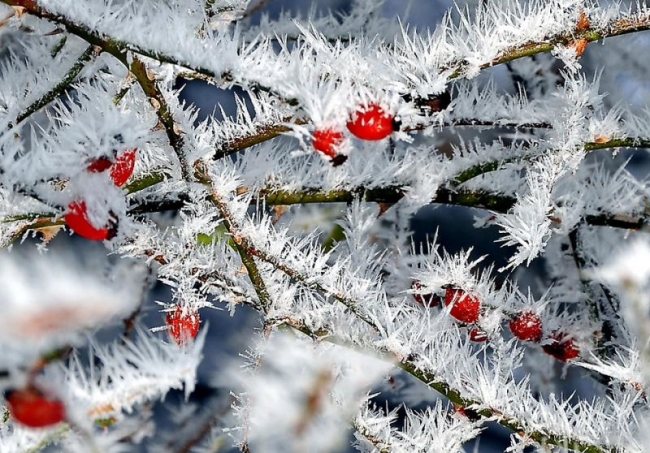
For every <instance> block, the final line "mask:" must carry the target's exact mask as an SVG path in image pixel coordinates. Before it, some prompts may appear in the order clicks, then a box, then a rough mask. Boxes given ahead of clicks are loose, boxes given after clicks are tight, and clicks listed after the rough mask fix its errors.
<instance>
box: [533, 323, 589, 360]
mask: <svg viewBox="0 0 650 453" xmlns="http://www.w3.org/2000/svg"><path fill="white" fill-rule="evenodd" d="M549 340H550V343H549V344H545V345H543V346H542V349H543V350H544V352H545V353H547V354H548V355H550V356H553V357H555V358H556V359H557V360H561V361H562V362H566V361H567V360H571V359H575V358H576V357H578V355H579V354H580V349H578V347H577V346H576V345H575V343H574V341H573V338H571V337H570V336H569V335H568V334H566V333H564V332H561V331H558V330H555V331H553V332H552V333H551V335H550V336H549Z"/></svg>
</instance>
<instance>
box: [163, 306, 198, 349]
mask: <svg viewBox="0 0 650 453" xmlns="http://www.w3.org/2000/svg"><path fill="white" fill-rule="evenodd" d="M165 322H166V323H167V326H168V328H169V334H170V335H171V336H172V338H173V339H174V341H175V342H176V344H179V345H182V344H185V343H186V342H187V340H189V339H191V338H194V337H196V334H197V333H199V325H200V324H201V319H200V318H199V312H197V311H192V312H185V313H183V308H182V307H181V306H180V305H177V306H176V308H175V309H174V311H170V312H168V313H167V316H166V317H165Z"/></svg>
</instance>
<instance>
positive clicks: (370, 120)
mask: <svg viewBox="0 0 650 453" xmlns="http://www.w3.org/2000/svg"><path fill="white" fill-rule="evenodd" d="M347 126H348V130H349V131H350V132H351V133H352V134H353V135H355V136H356V137H358V138H360V139H362V140H381V139H384V138H386V137H388V136H389V135H390V134H392V133H393V115H391V114H389V113H387V112H386V111H384V109H382V108H381V107H380V106H379V105H377V104H370V105H367V106H364V107H361V108H359V109H358V110H357V111H356V112H354V113H353V114H352V118H351V119H350V121H348V124H347Z"/></svg>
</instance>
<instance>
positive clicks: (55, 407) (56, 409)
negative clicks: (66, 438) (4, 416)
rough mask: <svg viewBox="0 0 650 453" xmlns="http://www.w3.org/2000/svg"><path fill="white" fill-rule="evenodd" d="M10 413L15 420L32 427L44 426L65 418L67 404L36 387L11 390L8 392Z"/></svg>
mask: <svg viewBox="0 0 650 453" xmlns="http://www.w3.org/2000/svg"><path fill="white" fill-rule="evenodd" d="M6 399H7V405H8V408H9V413H10V414H11V417H12V418H13V419H14V421H16V422H18V423H20V424H21V425H24V426H28V427H30V428H43V427H46V426H51V425H55V424H57V423H60V422H62V421H64V420H65V406H64V405H63V403H62V402H61V401H60V400H58V399H56V398H50V397H47V396H45V395H44V394H43V393H42V392H40V391H39V390H37V389H35V388H31V387H28V388H25V389H21V390H10V391H8V392H7V394H6Z"/></svg>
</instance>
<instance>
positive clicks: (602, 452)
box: [283, 320, 618, 453]
mask: <svg viewBox="0 0 650 453" xmlns="http://www.w3.org/2000/svg"><path fill="white" fill-rule="evenodd" d="M283 323H284V324H286V325H288V326H290V327H292V328H293V329H296V330H298V331H300V332H302V333H304V334H305V335H308V336H309V337H310V338H317V339H318V340H319V341H322V340H325V341H328V342H330V343H334V344H337V345H340V346H343V347H347V348H350V349H354V350H356V351H360V352H362V353H365V354H370V355H373V356H375V357H376V356H377V355H379V356H380V357H379V358H381V359H384V360H389V361H391V362H393V363H395V364H396V365H397V366H398V367H400V368H401V369H403V370H404V371H406V372H407V373H409V374H410V375H412V376H413V377H415V378H416V379H418V380H419V381H421V382H423V383H424V384H426V385H427V386H429V387H430V388H432V389H433V390H435V391H437V392H438V393H440V394H441V395H444V396H445V397H447V398H448V399H449V400H450V401H451V402H453V403H456V404H459V405H461V406H463V407H468V406H474V407H482V406H485V405H484V404H483V403H482V402H481V401H477V400H472V399H469V398H465V397H463V396H462V394H461V392H460V391H459V390H457V389H454V388H452V387H451V386H450V385H449V384H447V383H446V382H445V381H444V380H442V379H441V377H440V376H437V375H435V374H433V373H431V372H429V371H426V370H424V369H422V367H421V366H418V365H417V363H421V362H422V361H419V360H417V359H418V358H417V357H416V356H409V357H406V358H400V357H396V355H395V354H394V353H392V352H391V351H389V350H387V349H385V348H373V349H369V348H368V347H365V346H362V345H359V344H356V343H351V342H350V341H349V340H343V339H341V338H339V337H338V336H336V335H335V334H333V333H331V331H329V330H328V329H326V328H321V329H319V331H318V332H314V331H312V330H311V329H309V327H307V326H306V325H305V324H303V323H302V322H300V321H297V320H283ZM476 412H477V414H479V415H480V416H481V417H484V418H486V419H491V420H495V421H496V422H497V423H499V424H500V425H502V426H504V427H506V428H509V429H511V430H513V431H516V432H519V433H525V436H526V437H528V438H530V439H533V440H534V441H535V442H537V443H539V444H540V445H556V446H560V447H564V448H568V449H573V450H576V451H580V452H584V453H616V452H617V451H618V450H617V449H616V448H615V447H610V446H604V445H602V446H601V445H594V444H591V443H588V442H585V441H581V440H579V439H573V438H570V437H563V436H560V435H556V434H553V432H552V430H550V429H549V430H544V431H541V430H540V431H528V430H526V429H525V428H524V426H523V424H522V423H521V422H520V421H518V420H517V419H516V418H514V417H509V416H508V415H507V414H505V413H503V412H501V411H499V410H496V409H491V408H483V409H480V410H476Z"/></svg>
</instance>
